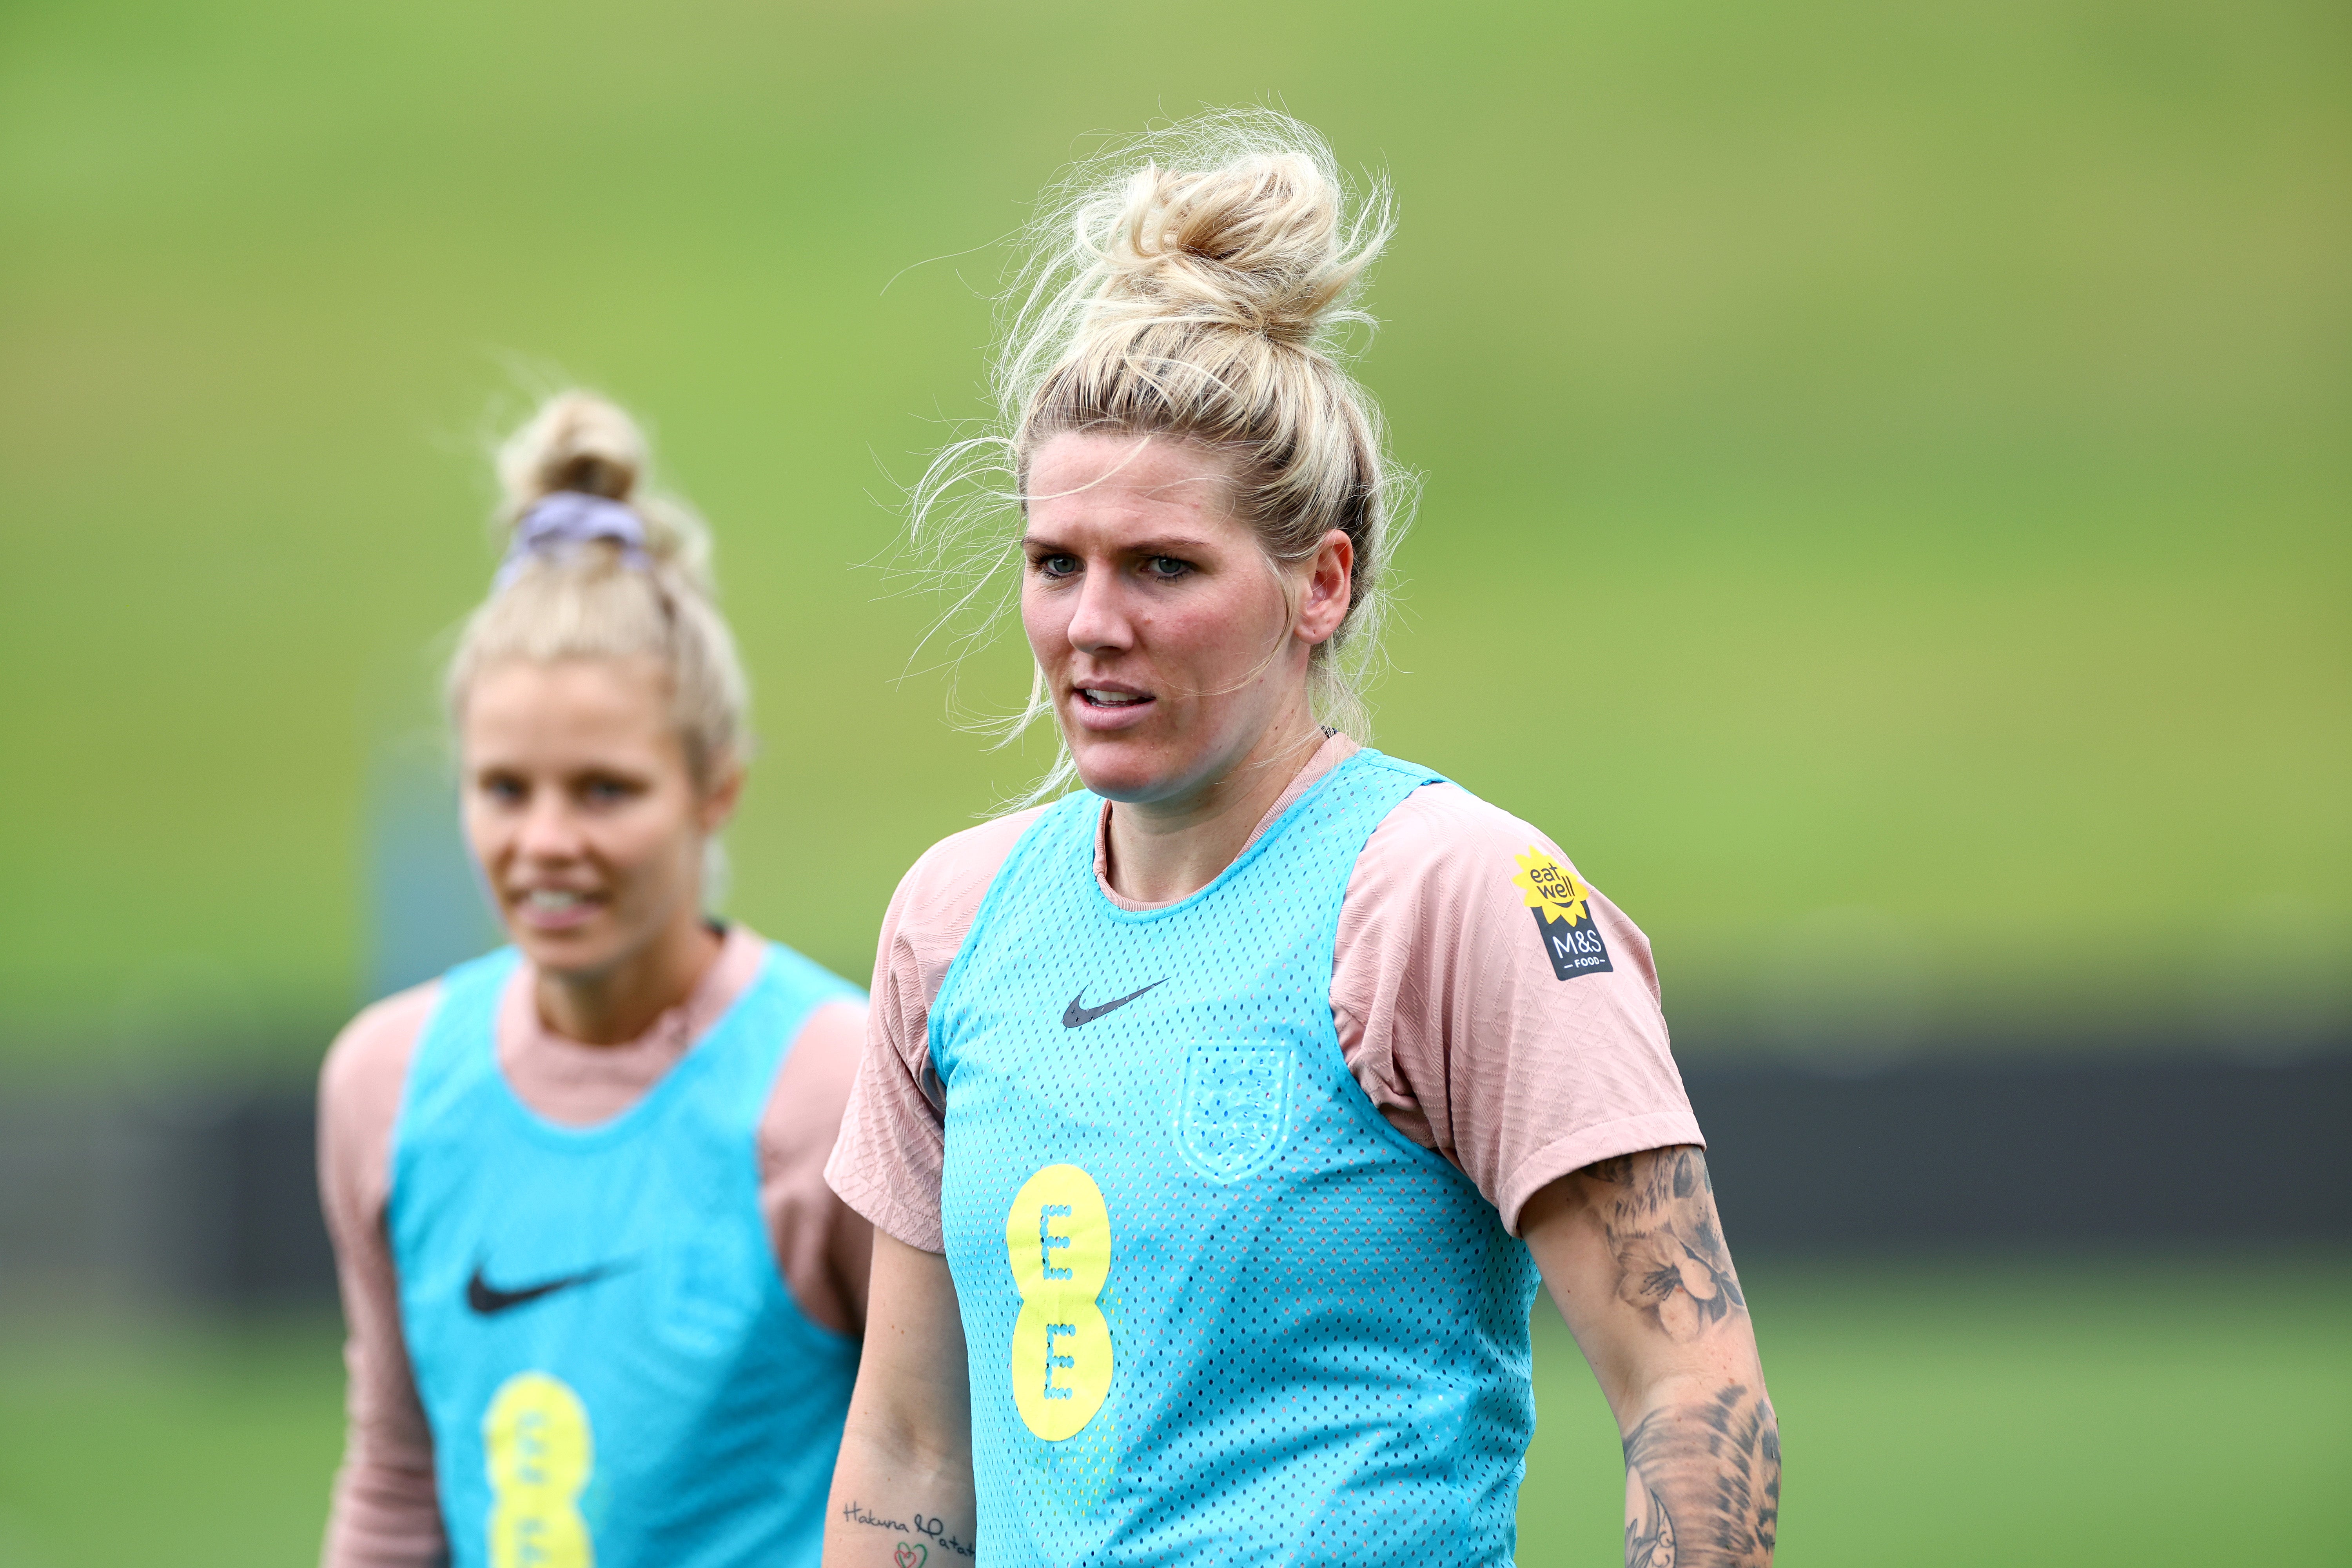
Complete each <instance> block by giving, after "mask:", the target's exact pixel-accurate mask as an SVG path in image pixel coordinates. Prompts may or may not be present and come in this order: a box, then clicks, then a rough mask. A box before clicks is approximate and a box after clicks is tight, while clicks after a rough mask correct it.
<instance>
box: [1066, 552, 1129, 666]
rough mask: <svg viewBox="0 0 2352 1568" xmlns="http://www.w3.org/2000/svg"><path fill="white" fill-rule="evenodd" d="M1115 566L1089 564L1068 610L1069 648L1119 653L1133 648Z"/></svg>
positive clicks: (1083, 651) (1092, 651) (1082, 651)
mask: <svg viewBox="0 0 2352 1568" xmlns="http://www.w3.org/2000/svg"><path fill="white" fill-rule="evenodd" d="M1123 597H1124V595H1122V594H1121V593H1120V583H1119V576H1118V569H1117V568H1116V567H1113V566H1109V565H1104V564H1097V563H1092V562H1089V563H1087V572H1086V575H1085V576H1084V577H1083V578H1081V579H1080V580H1079V583H1078V595H1077V603H1076V605H1073V606H1072V607H1071V610H1070V626H1069V631H1068V634H1067V635H1068V637H1069V639H1070V646H1071V647H1074V648H1076V649H1077V650H1078V651H1079V652H1081V653H1118V652H1122V651H1124V650H1126V649H1127V648H1129V647H1133V646H1134V644H1135V627H1134V626H1133V624H1132V623H1131V622H1130V621H1129V619H1128V615H1127V606H1126V605H1125V604H1124V603H1123V602H1122V600H1123Z"/></svg>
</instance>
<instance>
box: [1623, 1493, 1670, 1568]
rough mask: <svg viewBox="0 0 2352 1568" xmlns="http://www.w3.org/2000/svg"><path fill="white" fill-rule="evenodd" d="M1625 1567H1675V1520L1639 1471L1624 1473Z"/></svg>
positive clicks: (1663, 1500)
mask: <svg viewBox="0 0 2352 1568" xmlns="http://www.w3.org/2000/svg"><path fill="white" fill-rule="evenodd" d="M1625 1568H1675V1520H1674V1515H1672V1514H1670V1513H1668V1512H1667V1511H1666V1500H1665V1499H1664V1498H1662V1497H1660V1496H1659V1495H1658V1494H1657V1493H1656V1492H1654V1491H1652V1490H1651V1489H1650V1483H1649V1482H1647V1481H1645V1480H1643V1479H1642V1472H1641V1471H1639V1470H1634V1469H1629V1470H1627V1471H1626V1472H1625Z"/></svg>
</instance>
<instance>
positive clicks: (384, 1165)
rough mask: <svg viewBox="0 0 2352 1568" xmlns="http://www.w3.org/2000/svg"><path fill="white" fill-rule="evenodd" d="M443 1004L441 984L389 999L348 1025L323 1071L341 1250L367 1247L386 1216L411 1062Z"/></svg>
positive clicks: (323, 1161)
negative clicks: (363, 1243)
mask: <svg viewBox="0 0 2352 1568" xmlns="http://www.w3.org/2000/svg"><path fill="white" fill-rule="evenodd" d="M440 999H441V983H440V982H439V981H437V980H434V981H428V982H426V983H425V984H423V985H418V986H414V987H412V988H411V989H409V990H406V991H403V992H401V993H399V994H397V995H393V996H387V997H385V998H384V999H383V1001H381V1002H378V1003H376V1004H375V1005H373V1006H372V1007H369V1008H367V1009H365V1010H364V1011H362V1013H361V1014H360V1016H358V1017H356V1018H353V1019H352V1021H351V1022H350V1023H348V1024H346V1025H344V1026H343V1029H342V1032H341V1034H339V1035H337V1036H336V1037H335V1043H334V1044H333V1045H332V1046H331V1047H328V1050H327V1059H326V1062H325V1064H324V1065H323V1066H321V1067H320V1069H319V1184H320V1200H321V1206H322V1207H323V1209H324V1210H325V1212H326V1215H327V1223H328V1228H329V1230H330V1231H331V1233H332V1234H333V1235H334V1236H335V1237H336V1238H337V1241H338V1244H339V1245H341V1246H345V1247H349V1246H353V1245H359V1243H358V1242H357V1241H356V1240H355V1239H354V1238H357V1237H364V1236H365V1235H367V1234H369V1233H370V1232H371V1229H372V1227H373V1223H374V1221H375V1219H376V1217H377V1216H378V1215H381V1213H382V1211H383V1201H384V1194H386V1193H387V1192H388V1191H389V1190H390V1186H391V1180H392V1175H391V1168H390V1160H391V1148H392V1128H393V1123H394V1121H397V1120H398V1119H399V1116H400V1100H401V1092H402V1090H403V1089H404V1087H405V1086H406V1084H407V1081H408V1064H409V1062H410V1060H411V1059H412V1058H414V1057H415V1054H416V1042H417V1040H418V1039H419V1038H420V1037H422V1036H423V1035H424V1033H425V1023H426V1021H427V1020H429V1019H430V1018H431V1017H432V1016H433V1009H434V1007H435V1006H436V1005H438V1003H439V1002H440Z"/></svg>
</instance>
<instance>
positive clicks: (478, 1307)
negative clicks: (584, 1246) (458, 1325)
mask: <svg viewBox="0 0 2352 1568" xmlns="http://www.w3.org/2000/svg"><path fill="white" fill-rule="evenodd" d="M619 1268H620V1266H619V1265H618V1264H612V1263H608V1264H605V1265H604V1266H603V1267H602V1268H588V1269H583V1270H582V1271H581V1272H580V1273H577V1274H565V1275H562V1276H559V1277H558V1278H556V1279H542V1280H541V1281H540V1282H539V1283H538V1284H536V1285H525V1286H523V1287H522V1288H521V1289H515V1290H501V1289H499V1288H498V1287H497V1286H495V1285H493V1284H491V1283H490V1282H489V1281H488V1280H487V1279H483V1278H482V1266H481V1265H480V1264H478V1263H477V1264H476V1265H474V1275H473V1278H472V1279H468V1280H467V1281H466V1305H467V1306H468V1307H471V1308H473V1309H474V1310H475V1311H477V1312H479V1313H480V1314H481V1315H482V1316H483V1317H485V1318H488V1317H495V1316H497V1315H498V1314H499V1313H500V1312H508V1311H512V1310H514V1309H515V1308H517V1307H521V1306H527V1305H529V1304H530V1302H533V1301H536V1300H539V1299H540V1298H541V1297H542V1296H552V1295H554V1294H555V1293H556V1292H557V1291H558V1290H569V1289H572V1287H573V1286H574V1285H586V1284H589V1283H591V1282H593V1281H594V1280H598V1279H604V1276H606V1275H607V1274H613V1273H616V1272H618V1271H619Z"/></svg>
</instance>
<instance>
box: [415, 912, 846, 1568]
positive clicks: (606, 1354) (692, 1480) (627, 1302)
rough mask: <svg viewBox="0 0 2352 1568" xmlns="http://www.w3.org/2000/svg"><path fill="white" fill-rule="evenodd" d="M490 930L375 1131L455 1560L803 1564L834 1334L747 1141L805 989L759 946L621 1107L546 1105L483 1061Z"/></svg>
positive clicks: (492, 965)
mask: <svg viewBox="0 0 2352 1568" xmlns="http://www.w3.org/2000/svg"><path fill="white" fill-rule="evenodd" d="M517 962H518V959H517V957H516V954H515V953H514V952H513V951H512V950H511V949H509V950H504V951H501V952H495V953H492V954H490V955H489V956H488V957H487V958H482V959H478V960H476V961H475V962H473V963H466V964H461V965H459V966H458V967H457V968H456V969H453V970H451V971H450V972H449V973H448V974H447V976H446V977H445V978H444V980H443V981H442V989H441V998H440V1002H439V1005H438V1006H437V1007H436V1009H435V1012H434V1015H433V1018H432V1022H431V1023H430V1024H429V1025H427V1026H426V1028H425V1035H424V1037H423V1038H422V1039H421V1040H420V1041H419V1042H418V1044H417V1047H416V1056H415V1060H414V1061H413V1063H412V1064H411V1066H410V1068H409V1070H408V1082H407V1086H406V1089H405V1090H404V1094H403V1097H402V1102H401V1109H400V1118H399V1121H398V1122H397V1123H396V1124H395V1128H394V1142H393V1161H392V1195H391V1202H390V1206H389V1210H388V1214H387V1225H388V1228H389V1230H390V1232H391V1238H392V1250H393V1258H394V1262H395V1264H396V1266H397V1268H398V1269H399V1274H400V1304H401V1324H402V1328H403V1330H404V1332H405V1334H406V1336H407V1341H408V1353H409V1359H410V1361H411V1362H412V1363H414V1365H415V1378H416V1387H417V1392H418V1394H420V1395H421V1396H422V1398H423V1401H424V1405H425V1415H426V1416H427V1417H428V1418H429V1420H430V1421H431V1423H432V1427H433V1450H434V1468H435V1471H436V1478H437V1480H438V1484H439V1489H440V1500H441V1516H442V1520H443V1521H444V1523H445V1524H446V1527H447V1532H448V1541H449V1551H450V1554H451V1559H452V1561H453V1562H454V1563H457V1565H459V1568H590V1565H591V1564H601V1565H602V1568H637V1565H640V1564H642V1565H645V1568H721V1565H726V1568H735V1565H745V1568H748V1565H751V1564H755V1563H756V1564H760V1565H761V1568H771V1565H781V1564H808V1565H810V1568H814V1564H815V1563H816V1562H817V1558H818V1550H819V1545H820V1542H821V1540H822V1538H823V1534H824V1500H825V1491H826V1489H827V1487H828V1485H829V1484H830V1482H831V1479H832V1476H833V1463H834V1458H835V1454H836V1453H837V1452H838V1450H839V1448H840V1445H841V1428H842V1418H843V1415H844V1414H845V1412H846V1411H847V1409H848V1406H849V1389H850V1384H851V1382H852V1380H853V1379H854V1378H855V1377H856V1370H857V1345H856V1342H855V1341H852V1340H847V1339H844V1338H843V1337H841V1336H840V1335H838V1334H835V1333H833V1332H830V1331H827V1330H824V1329H823V1328H820V1327H818V1326H817V1325H816V1324H814V1323H812V1322H811V1321H809V1320H808V1319H807V1318H806V1317H804V1316H803V1314H802V1312H801V1310H800V1309H799V1308H798V1307H797V1306H796V1305H795V1304H794V1303H793V1299H792V1295H791V1292H790V1291H789V1290H787V1289H785V1287H784V1283H783V1280H782V1279H781V1278H780V1277H779V1275H778V1272H777V1266H776V1256H775V1248H774V1246H773V1244H772V1242H771V1241H770V1239H769V1236H768V1227H767V1224H766V1222H765V1220H764V1219H763V1218H762V1216H761V1212H760V1202H759V1160H758V1152H757V1147H756V1139H757V1134H758V1128H759V1122H760V1117H761V1110H762V1109H763V1108H764V1107H765V1105H766V1104H767V1100H768V1097H769V1092H770V1090H771V1089H772V1087H773V1085H774V1082H775V1078H776V1071H777V1068H778V1065H779V1064H780V1063H781V1062H782V1059H783V1057H784V1054H785V1052H786V1050H787V1049H788V1048H789V1047H790V1046H791V1044H792V1042H793V1039H794V1038H795V1037H797V1036H798V1035H799V1033H800V1029H801V1026H802V1024H803V1023H804V1022H805V1021H806V1020H807V1017H808V1016H809V1014H810V1012H811V1011H812V1010H813V1009H814V1008H815V1007H816V1005H818V1004H820V1003H822V1002H826V1001H831V1000H833V999H835V998H837V997H854V996H856V995H857V994H858V992H857V990H856V987H854V986H852V985H850V984H847V983H846V982H845V981H842V980H840V979H837V978H836V977H835V976H834V975H832V974H830V973H826V972H825V971H824V970H823V969H821V968H819V967H818V966H817V965H815V964H814V963H811V962H809V961H808V960H807V959H805V958H803V957H801V956H800V955H799V954H798V953H795V952H791V951H790V950H789V949H785V948H782V947H772V948H771V949H770V950H769V952H768V954H767V957H766V960H765V962H764V963H762V964H761V971H760V975H759V978H758V979H757V980H756V981H754V982H753V983H752V984H751V987H750V988H749V989H748V990H746V991H745V992H744V994H742V995H741V996H740V997H739V998H738V999H737V1000H736V1003H735V1005H734V1006H732V1007H731V1008H730V1009H729V1010H728V1012H727V1014H726V1016H724V1017H722V1018H721V1019H720V1020H719V1023H718V1024H717V1025H715V1026H713V1027H712V1028H711V1030H710V1032H709V1034H708V1035H706V1036H705V1037H703V1038H702V1039H701V1040H699V1041H698V1042H697V1043H696V1044H695V1046H694V1047H693V1048H692V1049H691V1050H689V1051H688V1053H687V1054H686V1056H685V1057H684V1058H682V1059H681V1060H680V1061H679V1062H678V1063H677V1066H675V1067H673V1068H671V1069H670V1070H669V1072H668V1073H667V1075H665V1076H664V1077H663V1079H661V1081H660V1082H658V1083H656V1085H655V1086H654V1087H653V1089H651V1090H650V1091H649V1092H648V1093H647V1094H646V1097H645V1098H644V1099H643V1100H639V1101H638V1102H637V1103H636V1104H635V1105H634V1106H632V1107H630V1108H629V1109H628V1110H626V1111H625V1112H623V1113H622V1114H621V1115H619V1116H617V1117H615V1118H614V1119H613V1120H612V1121H607V1122H604V1123H603V1124H601V1125H599V1126H595V1127H588V1128H568V1127H562V1126H558V1125H556V1124H555V1123H553V1122H551V1121H545V1120H543V1119H541V1117H539V1116H538V1115H536V1114H534V1113H533V1112H532V1111H531V1110H530V1109H529V1108H527V1107H526V1106H524V1105H523V1104H522V1102H521V1101H520V1100H517V1099H516V1098H515V1095H514V1092H513V1090H512V1089H509V1087H508V1085H507V1081H506V1079H505V1078H504V1076H503V1075H502V1074H501V1073H500V1072H499V1066H498V1053H497V1047H496V1045H495V1041H494V1026H495V1022H496V1017H497V1013H498V1005H499V994H500V992H501V991H502V990H503V989H504V987H505V985H506V983H507V979H508V977H509V975H510V974H511V973H513V971H514V967H515V964H516V963H517Z"/></svg>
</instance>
